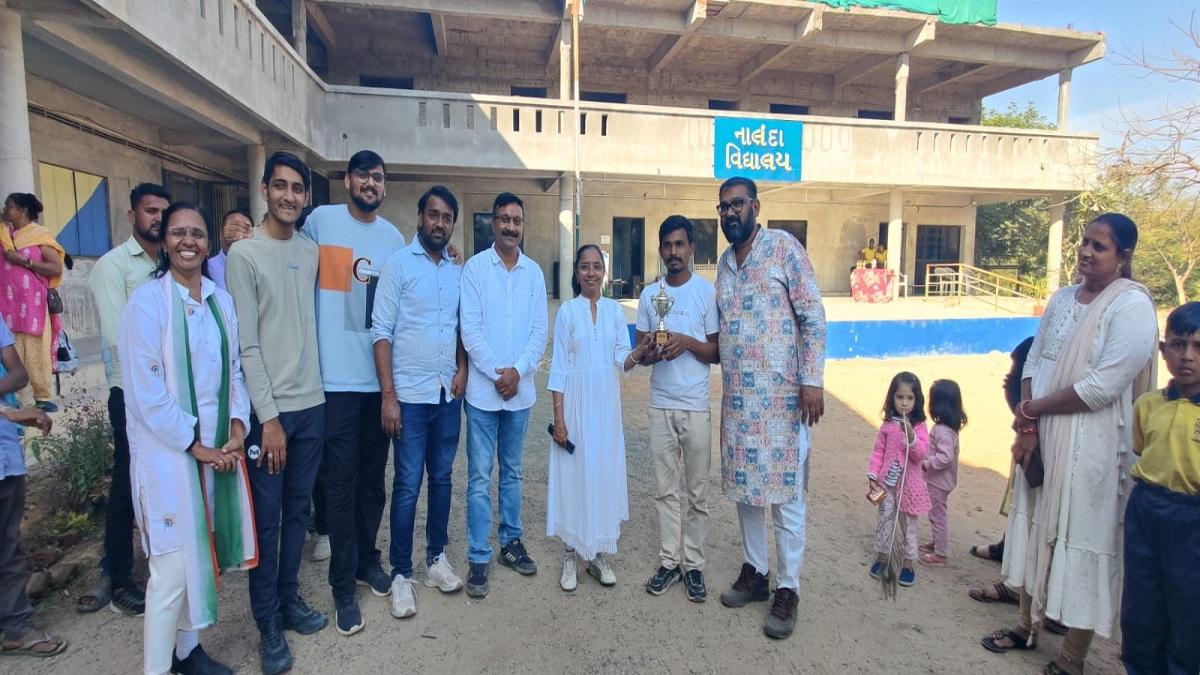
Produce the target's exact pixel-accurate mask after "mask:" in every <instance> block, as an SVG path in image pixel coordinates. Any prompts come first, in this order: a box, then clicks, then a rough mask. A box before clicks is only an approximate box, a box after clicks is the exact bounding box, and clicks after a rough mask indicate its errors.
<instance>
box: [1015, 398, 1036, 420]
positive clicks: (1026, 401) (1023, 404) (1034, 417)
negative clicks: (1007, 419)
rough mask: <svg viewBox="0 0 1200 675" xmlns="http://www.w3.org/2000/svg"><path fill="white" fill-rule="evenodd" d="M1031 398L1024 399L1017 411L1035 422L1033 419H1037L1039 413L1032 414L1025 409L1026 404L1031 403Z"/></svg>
mask: <svg viewBox="0 0 1200 675" xmlns="http://www.w3.org/2000/svg"><path fill="white" fill-rule="evenodd" d="M1029 400H1030V399H1025V400H1024V401H1021V403H1020V405H1018V406H1017V412H1018V413H1020V414H1021V417H1024V418H1025V419H1027V420H1029V421H1030V422H1033V421H1035V420H1037V415H1030V414H1029V413H1028V412H1027V411H1026V410H1025V406H1027V405H1029Z"/></svg>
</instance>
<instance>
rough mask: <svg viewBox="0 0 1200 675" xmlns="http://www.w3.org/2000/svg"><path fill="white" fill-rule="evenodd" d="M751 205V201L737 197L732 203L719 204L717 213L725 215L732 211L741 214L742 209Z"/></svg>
mask: <svg viewBox="0 0 1200 675" xmlns="http://www.w3.org/2000/svg"><path fill="white" fill-rule="evenodd" d="M749 203H750V200H749V199H746V198H745V197H737V198H735V199H732V200H730V201H727V202H721V203H720V204H717V213H720V214H724V213H727V212H729V211H731V210H732V211H733V212H734V213H741V212H742V209H744V208H746V205H747V204H749Z"/></svg>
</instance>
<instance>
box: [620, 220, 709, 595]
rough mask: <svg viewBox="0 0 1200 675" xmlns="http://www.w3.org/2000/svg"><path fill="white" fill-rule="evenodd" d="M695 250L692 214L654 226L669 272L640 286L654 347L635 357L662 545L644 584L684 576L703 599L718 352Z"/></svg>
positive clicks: (642, 331)
mask: <svg viewBox="0 0 1200 675" xmlns="http://www.w3.org/2000/svg"><path fill="white" fill-rule="evenodd" d="M695 252H696V241H695V227H694V226H693V224H692V221H690V220H688V219H687V218H684V217H683V216H670V217H668V218H667V219H666V220H664V221H663V223H662V225H660V226H659V228H658V254H659V256H660V257H661V258H662V261H663V265H665V266H666V269H667V275H666V277H665V278H660V279H659V280H658V281H657V282H655V283H653V284H650V285H648V286H647V287H646V288H645V289H644V290H643V291H642V294H641V297H640V298H638V316H637V326H636V328H637V343H638V344H639V345H640V344H642V343H643V341H645V340H647V339H649V340H650V344H651V345H652V346H653V347H654V349H651V350H649V351H647V352H646V355H645V356H644V357H643V359H642V361H641V364H642V365H653V368H654V370H653V372H652V373H651V375H650V452H651V455H652V456H653V457H654V475H655V482H656V484H657V486H656V489H655V501H656V502H657V508H658V524H659V537H660V540H661V549H660V551H659V567H658V571H656V572H655V573H654V576H652V577H651V578H650V579H649V580H648V581H647V582H646V590H647V591H648V592H649V593H651V594H653V595H662V594H663V593H666V592H667V590H668V589H669V588H670V587H671V586H672V585H674V584H675V582H677V581H679V580H680V579H682V580H683V582H684V586H685V587H686V590H687V596H688V599H689V600H691V601H693V602H703V601H704V599H705V598H706V597H707V596H708V590H707V587H706V586H705V584H704V540H705V538H706V537H707V534H708V497H707V495H708V472H709V467H710V466H711V453H712V415H711V413H710V412H709V365H710V364H713V363H717V361H718V360H719V358H720V357H719V354H718V346H717V335H718V333H719V331H720V320H719V318H718V316H717V293H716V289H715V288H714V287H713V284H712V283H710V282H709V281H708V280H707V279H704V278H703V277H700V276H697V275H694V274H692V271H691V268H690V267H689V266H688V263H689V261H690V260H691V258H692V255H693V254H694V253H695ZM651 333H653V335H651ZM681 474H682V475H683V476H684V479H685V484H686V490H687V494H686V499H687V512H686V517H685V516H684V513H683V511H684V509H683V497H682V496H681V495H680V489H679V488H680V480H679V479H680V475H681ZM681 540H682V541H681ZM681 566H682V567H681Z"/></svg>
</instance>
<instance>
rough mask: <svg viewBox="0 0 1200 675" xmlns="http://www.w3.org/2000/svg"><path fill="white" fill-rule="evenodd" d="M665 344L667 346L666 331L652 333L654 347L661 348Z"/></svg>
mask: <svg viewBox="0 0 1200 675" xmlns="http://www.w3.org/2000/svg"><path fill="white" fill-rule="evenodd" d="M665 344H667V331H665V330H656V331H654V345H655V346H656V347H662V346H663V345H665Z"/></svg>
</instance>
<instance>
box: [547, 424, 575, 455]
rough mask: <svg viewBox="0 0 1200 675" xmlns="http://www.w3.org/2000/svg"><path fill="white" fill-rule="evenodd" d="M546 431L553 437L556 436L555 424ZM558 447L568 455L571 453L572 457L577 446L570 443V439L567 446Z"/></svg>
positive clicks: (550, 425) (549, 425)
mask: <svg viewBox="0 0 1200 675" xmlns="http://www.w3.org/2000/svg"><path fill="white" fill-rule="evenodd" d="M546 431H547V432H549V433H550V436H551V437H553V436H554V424H548V425H546ZM558 447H560V448H562V449H563V450H566V451H567V452H568V453H570V454H572V455H573V454H575V444H574V443H572V442H571V441H570V439H568V440H567V444H566V446H562V445H560V446H558Z"/></svg>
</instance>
